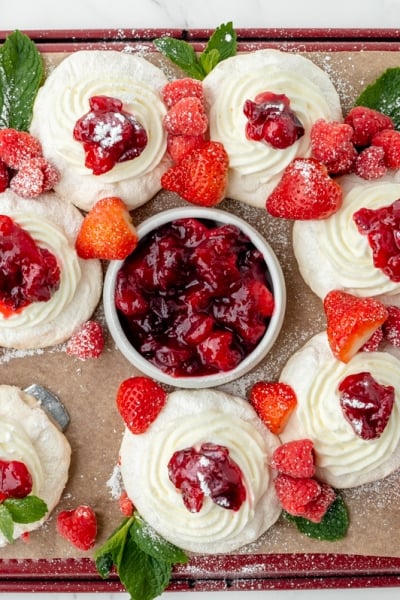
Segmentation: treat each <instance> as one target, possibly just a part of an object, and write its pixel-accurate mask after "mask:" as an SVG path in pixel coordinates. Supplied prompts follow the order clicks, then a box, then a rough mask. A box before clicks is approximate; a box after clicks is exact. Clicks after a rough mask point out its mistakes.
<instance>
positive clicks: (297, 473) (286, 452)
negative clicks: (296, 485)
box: [271, 439, 315, 477]
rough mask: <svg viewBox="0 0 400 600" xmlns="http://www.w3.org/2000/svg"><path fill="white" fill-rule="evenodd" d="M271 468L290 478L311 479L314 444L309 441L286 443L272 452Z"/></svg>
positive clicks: (313, 463) (313, 466)
mask: <svg viewBox="0 0 400 600" xmlns="http://www.w3.org/2000/svg"><path fill="white" fill-rule="evenodd" d="M271 466H272V467H273V468H274V469H276V470H277V471H279V472H280V473H284V474H285V475H291V476H292V477H313V475H314V472H315V456H314V444H313V442H312V441H311V440H308V439H303V440H293V441H290V442H286V443H285V444H282V445H281V446H278V448H277V449H276V450H275V451H274V453H273V455H272V459H271Z"/></svg>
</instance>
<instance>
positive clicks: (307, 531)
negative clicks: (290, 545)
mask: <svg viewBox="0 0 400 600" xmlns="http://www.w3.org/2000/svg"><path fill="white" fill-rule="evenodd" d="M283 514H284V516H285V518H286V519H287V520H288V521H290V522H292V523H294V524H295V525H296V527H297V529H298V530H299V531H300V533H303V534H304V535H307V536H308V537H310V538H314V539H317V540H320V541H328V542H336V541H338V540H341V539H342V538H344V537H345V535H346V533H347V530H348V527H349V515H348V512H347V508H346V505H345V503H344V500H343V498H342V496H341V495H340V494H338V495H337V496H336V499H335V500H334V502H333V503H332V504H331V505H330V507H329V508H328V510H327V512H326V513H325V515H324V518H323V519H322V521H321V522H320V523H314V522H312V521H309V520H308V519H304V518H303V517H294V516H293V515H290V514H289V513H287V512H284V513H283Z"/></svg>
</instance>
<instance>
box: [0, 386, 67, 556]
mask: <svg viewBox="0 0 400 600" xmlns="http://www.w3.org/2000/svg"><path fill="white" fill-rule="evenodd" d="M70 457H71V448H70V445H69V443H68V441H67V439H66V437H65V436H64V434H62V433H61V431H60V430H59V429H57V427H56V426H55V425H54V424H53V423H52V422H51V421H50V419H49V418H48V417H47V415H46V413H45V412H44V411H43V410H42V409H41V407H40V404H39V403H38V402H37V400H36V399H35V398H34V397H33V396H31V395H29V394H26V393H25V392H23V391H22V390H20V389H19V388H18V387H15V386H11V385H1V386H0V459H2V460H10V461H11V460H17V461H21V462H23V463H24V464H25V465H26V467H27V468H28V470H29V472H30V475H31V477H32V483H33V487H32V494H34V495H35V496H38V497H39V498H41V499H42V500H43V501H44V502H45V503H46V504H47V508H48V512H47V514H46V515H45V517H44V518H42V519H40V520H39V521H34V522H32V523H27V524H20V523H15V524H14V539H17V538H19V537H20V536H21V535H22V534H23V533H25V532H27V531H33V530H34V529H37V528H38V527H40V526H41V525H42V524H43V522H44V521H45V520H46V519H47V517H48V515H49V514H50V513H51V511H52V510H53V508H54V507H55V506H56V505H57V504H58V502H59V500H60V497H61V494H62V492H63V490H64V487H65V484H66V482H67V479H68V470H69V465H70ZM7 543H8V542H7V539H6V538H5V537H4V535H3V534H2V533H1V532H0V547H2V546H5V545H6V544H7Z"/></svg>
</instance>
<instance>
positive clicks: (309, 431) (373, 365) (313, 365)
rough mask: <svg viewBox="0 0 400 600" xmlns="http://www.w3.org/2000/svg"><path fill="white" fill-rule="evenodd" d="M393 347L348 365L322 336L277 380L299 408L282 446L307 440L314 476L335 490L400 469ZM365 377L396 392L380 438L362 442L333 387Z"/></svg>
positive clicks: (398, 365) (399, 382) (399, 400)
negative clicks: (311, 449)
mask: <svg viewBox="0 0 400 600" xmlns="http://www.w3.org/2000/svg"><path fill="white" fill-rule="evenodd" d="M398 355H399V352H398V351H396V350H395V349H394V348H393V347H390V350H388V351H385V352H359V353H358V354H356V355H355V356H354V358H353V359H352V360H351V361H350V362H349V363H343V362H340V361H338V360H336V359H335V358H334V357H333V355H332V352H331V350H330V347H329V344H328V341H327V337H326V334H325V333H320V334H317V335H316V336H314V337H313V338H311V339H310V340H309V341H308V342H307V343H306V344H305V345H304V346H303V348H301V349H300V350H299V351H298V352H296V353H295V354H294V355H293V356H292V357H291V358H290V359H289V361H288V362H287V364H286V365H285V367H284V368H283V370H282V373H281V376H280V379H281V381H284V382H285V383H287V384H289V385H290V386H292V388H293V389H294V390H295V393H296V396H297V401H298V405H297V407H296V409H295V411H294V413H293V415H292V416H291V418H290V419H289V421H288V423H287V425H286V427H285V429H284V431H283V432H282V434H281V439H282V441H283V442H287V441H289V440H293V439H301V438H309V439H311V440H312V441H313V442H314V447H315V451H316V456H317V459H316V465H317V476H318V478H320V479H321V480H322V481H326V482H327V483H329V484H330V485H332V486H334V487H338V488H349V487H355V486H358V485H362V484H364V483H369V482H371V481H376V480H378V479H381V478H383V477H386V476H387V475H389V474H390V473H391V472H393V471H394V470H395V469H397V468H398V467H399V466H400V442H399V435H398V432H399V428H400V360H399V356H398ZM361 372H369V373H371V375H372V376H373V377H374V379H375V380H376V381H377V382H379V383H380V384H381V385H391V386H393V387H394V388H395V403H394V407H393V410H392V412H391V415H390V418H389V421H388V424H387V425H386V427H385V429H384V431H383V433H382V434H381V435H380V437H377V438H376V439H372V440H365V439H362V438H361V437H360V436H358V435H357V434H356V433H355V432H354V430H353V428H352V426H351V424H350V423H349V422H348V421H347V420H346V418H345V416H344V414H343V411H342V408H341V406H340V400H339V391H338V386H339V384H340V383H341V381H343V380H344V378H345V377H347V376H348V375H351V374H355V373H361Z"/></svg>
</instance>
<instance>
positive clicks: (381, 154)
mask: <svg viewBox="0 0 400 600" xmlns="http://www.w3.org/2000/svg"><path fill="white" fill-rule="evenodd" d="M386 171H387V167H386V164H385V151H384V149H383V148H381V147H380V146H368V148H364V150H362V151H361V152H360V154H359V155H358V156H357V158H356V161H355V163H354V172H355V174H356V175H358V176H359V177H362V178H363V179H379V178H380V177H383V175H385V173H386Z"/></svg>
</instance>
